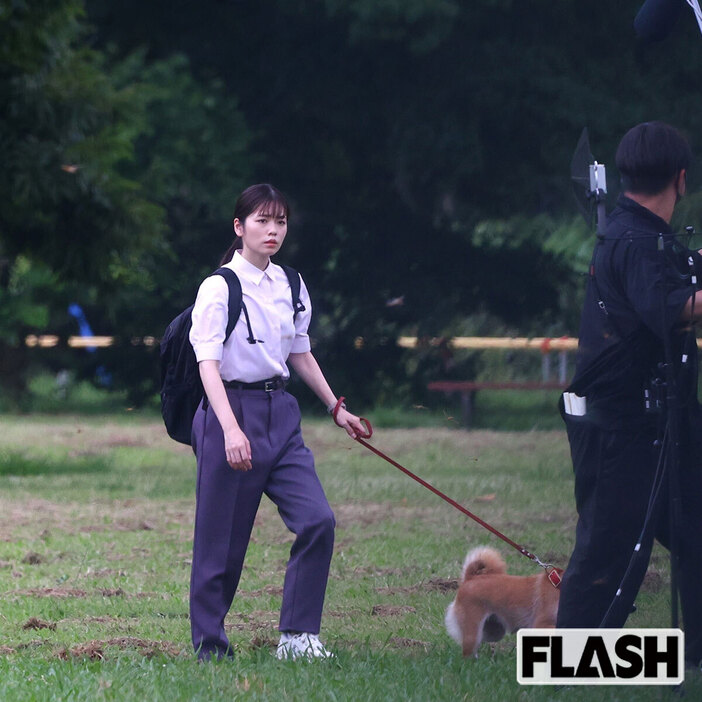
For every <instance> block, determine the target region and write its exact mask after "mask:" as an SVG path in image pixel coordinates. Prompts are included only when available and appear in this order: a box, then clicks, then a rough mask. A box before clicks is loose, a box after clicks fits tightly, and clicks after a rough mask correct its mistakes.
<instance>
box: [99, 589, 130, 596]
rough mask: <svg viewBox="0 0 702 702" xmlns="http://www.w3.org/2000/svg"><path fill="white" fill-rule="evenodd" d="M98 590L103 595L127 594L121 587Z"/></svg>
mask: <svg viewBox="0 0 702 702" xmlns="http://www.w3.org/2000/svg"><path fill="white" fill-rule="evenodd" d="M98 592H99V593H100V594H101V595H102V596H103V597H123V596H124V595H125V594H126V593H125V592H124V590H123V589H122V588H121V587H116V588H105V589H103V590H98Z"/></svg>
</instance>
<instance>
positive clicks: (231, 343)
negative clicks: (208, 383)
mask: <svg viewBox="0 0 702 702" xmlns="http://www.w3.org/2000/svg"><path fill="white" fill-rule="evenodd" d="M225 267H226V268H231V269H232V270H233V271H234V272H235V273H236V274H237V276H238V278H239V280H240V281H241V292H242V299H243V301H244V304H245V305H246V309H247V310H248V313H249V319H250V321H251V328H252V330H253V335H254V338H255V339H260V340H261V341H262V342H263V343H256V344H250V343H249V342H248V341H247V338H248V335H249V332H248V328H247V326H246V319H245V317H244V311H243V310H242V311H241V315H240V317H239V321H238V322H237V324H236V326H235V327H234V331H233V332H232V334H231V336H230V337H229V339H227V341H226V343H223V342H224V335H225V333H226V329H227V321H228V319H229V306H228V305H229V288H228V286H227V281H226V280H225V279H224V278H223V277H222V276H221V275H213V276H210V277H209V278H206V279H205V280H204V281H203V282H202V284H201V285H200V289H199V290H198V293H197V299H196V300H195V306H194V307H193V313H192V329H191V330H190V343H191V344H192V345H193V349H194V350H195V357H196V358H197V360H198V362H200V361H205V360H213V361H219V362H220V367H219V372H220V375H221V376H222V379H223V380H238V381H241V382H243V383H255V382H258V381H259V380H266V379H267V378H273V377H276V376H280V377H282V378H289V377H290V371H289V370H288V366H287V364H286V361H287V359H288V356H289V355H290V354H291V353H304V352H305V351H309V350H310V339H309V336H308V335H307V329H308V327H309V323H310V317H311V315H312V305H311V303H310V297H309V293H308V292H307V287H306V286H305V283H304V281H302V280H301V285H300V301H301V302H302V304H303V305H304V306H305V310H304V311H302V312H300V313H299V314H298V315H297V319H296V320H295V321H294V322H293V305H292V293H291V292H290V284H289V282H288V278H287V276H286V275H285V271H284V270H283V269H282V268H281V267H280V266H277V265H275V264H274V263H269V264H268V267H267V268H266V270H265V271H262V270H261V269H260V268H257V267H256V266H254V265H253V264H252V263H249V262H248V261H247V260H246V259H245V258H244V257H243V256H242V255H241V253H240V252H239V251H236V252H235V254H234V256H233V258H232V260H231V261H230V262H229V263H227V264H226V266H225Z"/></svg>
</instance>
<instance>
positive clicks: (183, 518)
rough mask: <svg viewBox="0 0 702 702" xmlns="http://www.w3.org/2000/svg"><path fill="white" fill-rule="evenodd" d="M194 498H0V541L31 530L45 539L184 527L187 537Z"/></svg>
mask: <svg viewBox="0 0 702 702" xmlns="http://www.w3.org/2000/svg"><path fill="white" fill-rule="evenodd" d="M193 507H194V500H193V501H190V500H178V501H174V502H171V503H166V504H164V503H161V502H159V503H158V507H155V506H154V503H153V502H152V501H150V500H134V499H132V500H104V501H102V500H96V501H91V502H89V503H85V502H61V503H58V502H52V501H50V500H42V499H34V498H32V499H27V500H21V501H17V500H9V499H3V498H0V541H13V540H14V539H15V538H16V537H17V535H18V534H21V533H23V532H25V533H26V530H27V529H31V530H32V532H33V533H38V534H39V537H40V538H42V539H46V538H47V537H48V536H50V535H52V534H55V533H56V532H57V531H60V532H63V533H66V534H78V533H91V532H110V531H168V530H171V529H173V528H177V527H183V528H186V527H187V529H188V532H189V536H190V530H191V528H192V523H193Z"/></svg>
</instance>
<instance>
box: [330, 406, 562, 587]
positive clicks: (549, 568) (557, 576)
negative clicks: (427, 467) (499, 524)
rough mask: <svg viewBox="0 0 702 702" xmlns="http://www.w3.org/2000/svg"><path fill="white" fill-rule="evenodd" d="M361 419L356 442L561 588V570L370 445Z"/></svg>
mask: <svg viewBox="0 0 702 702" xmlns="http://www.w3.org/2000/svg"><path fill="white" fill-rule="evenodd" d="M345 399H346V398H345V397H340V398H339V400H338V401H337V403H336V405H335V406H334V409H333V410H332V417H333V418H334V422H335V423H336V424H337V426H341V425H340V424H339V422H338V421H337V418H336V415H337V414H338V413H339V409H340V408H341V405H342V403H343V402H344V400H345ZM359 419H360V421H361V423H362V424H363V425H364V426H365V428H366V432H365V434H362V435H360V436H358V435H357V436H356V437H355V439H356V441H358V443H359V444H361V445H363V446H365V447H366V448H367V449H368V450H369V451H372V452H373V453H374V454H376V455H377V456H380V457H381V458H382V459H384V460H386V461H387V462H388V463H390V464H391V465H393V466H395V468H397V469H399V470H401V471H402V472H403V473H405V475H409V477H410V478H412V479H413V480H416V481H417V482H418V483H419V484H420V485H423V486H424V487H425V488H426V489H427V490H431V492H433V493H434V494H435V495H438V496H439V497H440V498H441V499H442V500H445V501H446V502H448V503H449V504H450V505H451V506H453V507H455V508H456V509H457V510H458V511H459V512H463V514H465V515H466V516H467V517H470V518H471V519H473V520H474V521H476V522H478V524H480V525H481V526H483V527H485V528H486V529H487V530H488V531H490V532H492V533H493V534H494V535H495V536H497V537H499V538H500V539H502V540H503V541H504V542H506V543H508V544H509V545H510V546H511V547H512V548H515V549H516V550H517V551H519V553H521V554H522V555H523V556H526V557H527V558H529V559H531V560H532V561H534V563H537V564H538V565H540V566H541V567H542V568H543V569H544V570H545V571H546V574H547V577H548V580H549V582H550V583H551V585H553V587H555V588H557V587H559V586H560V584H561V573H562V572H563V571H562V570H561V569H560V568H556V567H555V566H553V565H552V564H551V563H544V562H543V561H542V560H541V559H539V558H538V557H537V556H535V555H534V554H533V553H531V552H530V551H528V550H527V549H526V548H524V546H520V545H519V544H518V543H516V542H514V541H512V539H510V538H509V537H507V536H505V535H504V534H503V533H502V532H500V531H498V530H497V529H495V527H493V526H490V524H488V523H487V522H485V521H483V520H482V519H481V518H480V517H478V516H477V515H475V514H473V513H472V512H471V511H470V510H467V509H466V508H465V507H463V505H460V504H458V502H456V501H455V500H452V499H451V498H450V497H448V495H445V494H444V493H443V492H441V490H437V489H436V488H435V487H434V486H433V485H431V484H430V483H428V482H427V481H426V480H422V478H420V477H419V476H418V475H415V474H414V473H413V472H412V471H411V470H408V469H407V468H405V467H404V466H403V465H400V464H399V463H398V462H397V461H394V460H393V459H392V458H390V456H387V455H386V454H384V453H383V452H382V451H380V450H379V449H377V448H375V446H372V445H371V444H369V443H368V442H367V441H366V439H370V438H371V436H373V427H372V426H371V423H370V422H369V421H368V420H367V419H366V418H365V417H359Z"/></svg>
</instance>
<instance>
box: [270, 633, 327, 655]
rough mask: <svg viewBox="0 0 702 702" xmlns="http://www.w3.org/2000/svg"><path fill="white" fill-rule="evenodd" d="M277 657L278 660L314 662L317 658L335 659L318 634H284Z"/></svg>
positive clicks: (279, 643) (276, 653) (281, 637)
mask: <svg viewBox="0 0 702 702" xmlns="http://www.w3.org/2000/svg"><path fill="white" fill-rule="evenodd" d="M275 656H276V658H277V659H278V660H281V661H282V660H286V659H288V660H292V661H296V660H298V659H300V658H306V659H307V660H310V661H311V660H314V659H315V658H334V654H333V653H332V652H331V651H327V649H326V648H324V644H323V643H322V642H321V641H320V640H319V637H318V636H317V634H306V633H303V634H290V633H288V632H285V631H284V632H283V633H282V634H281V635H280V641H279V642H278V648H277V649H276V652H275Z"/></svg>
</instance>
